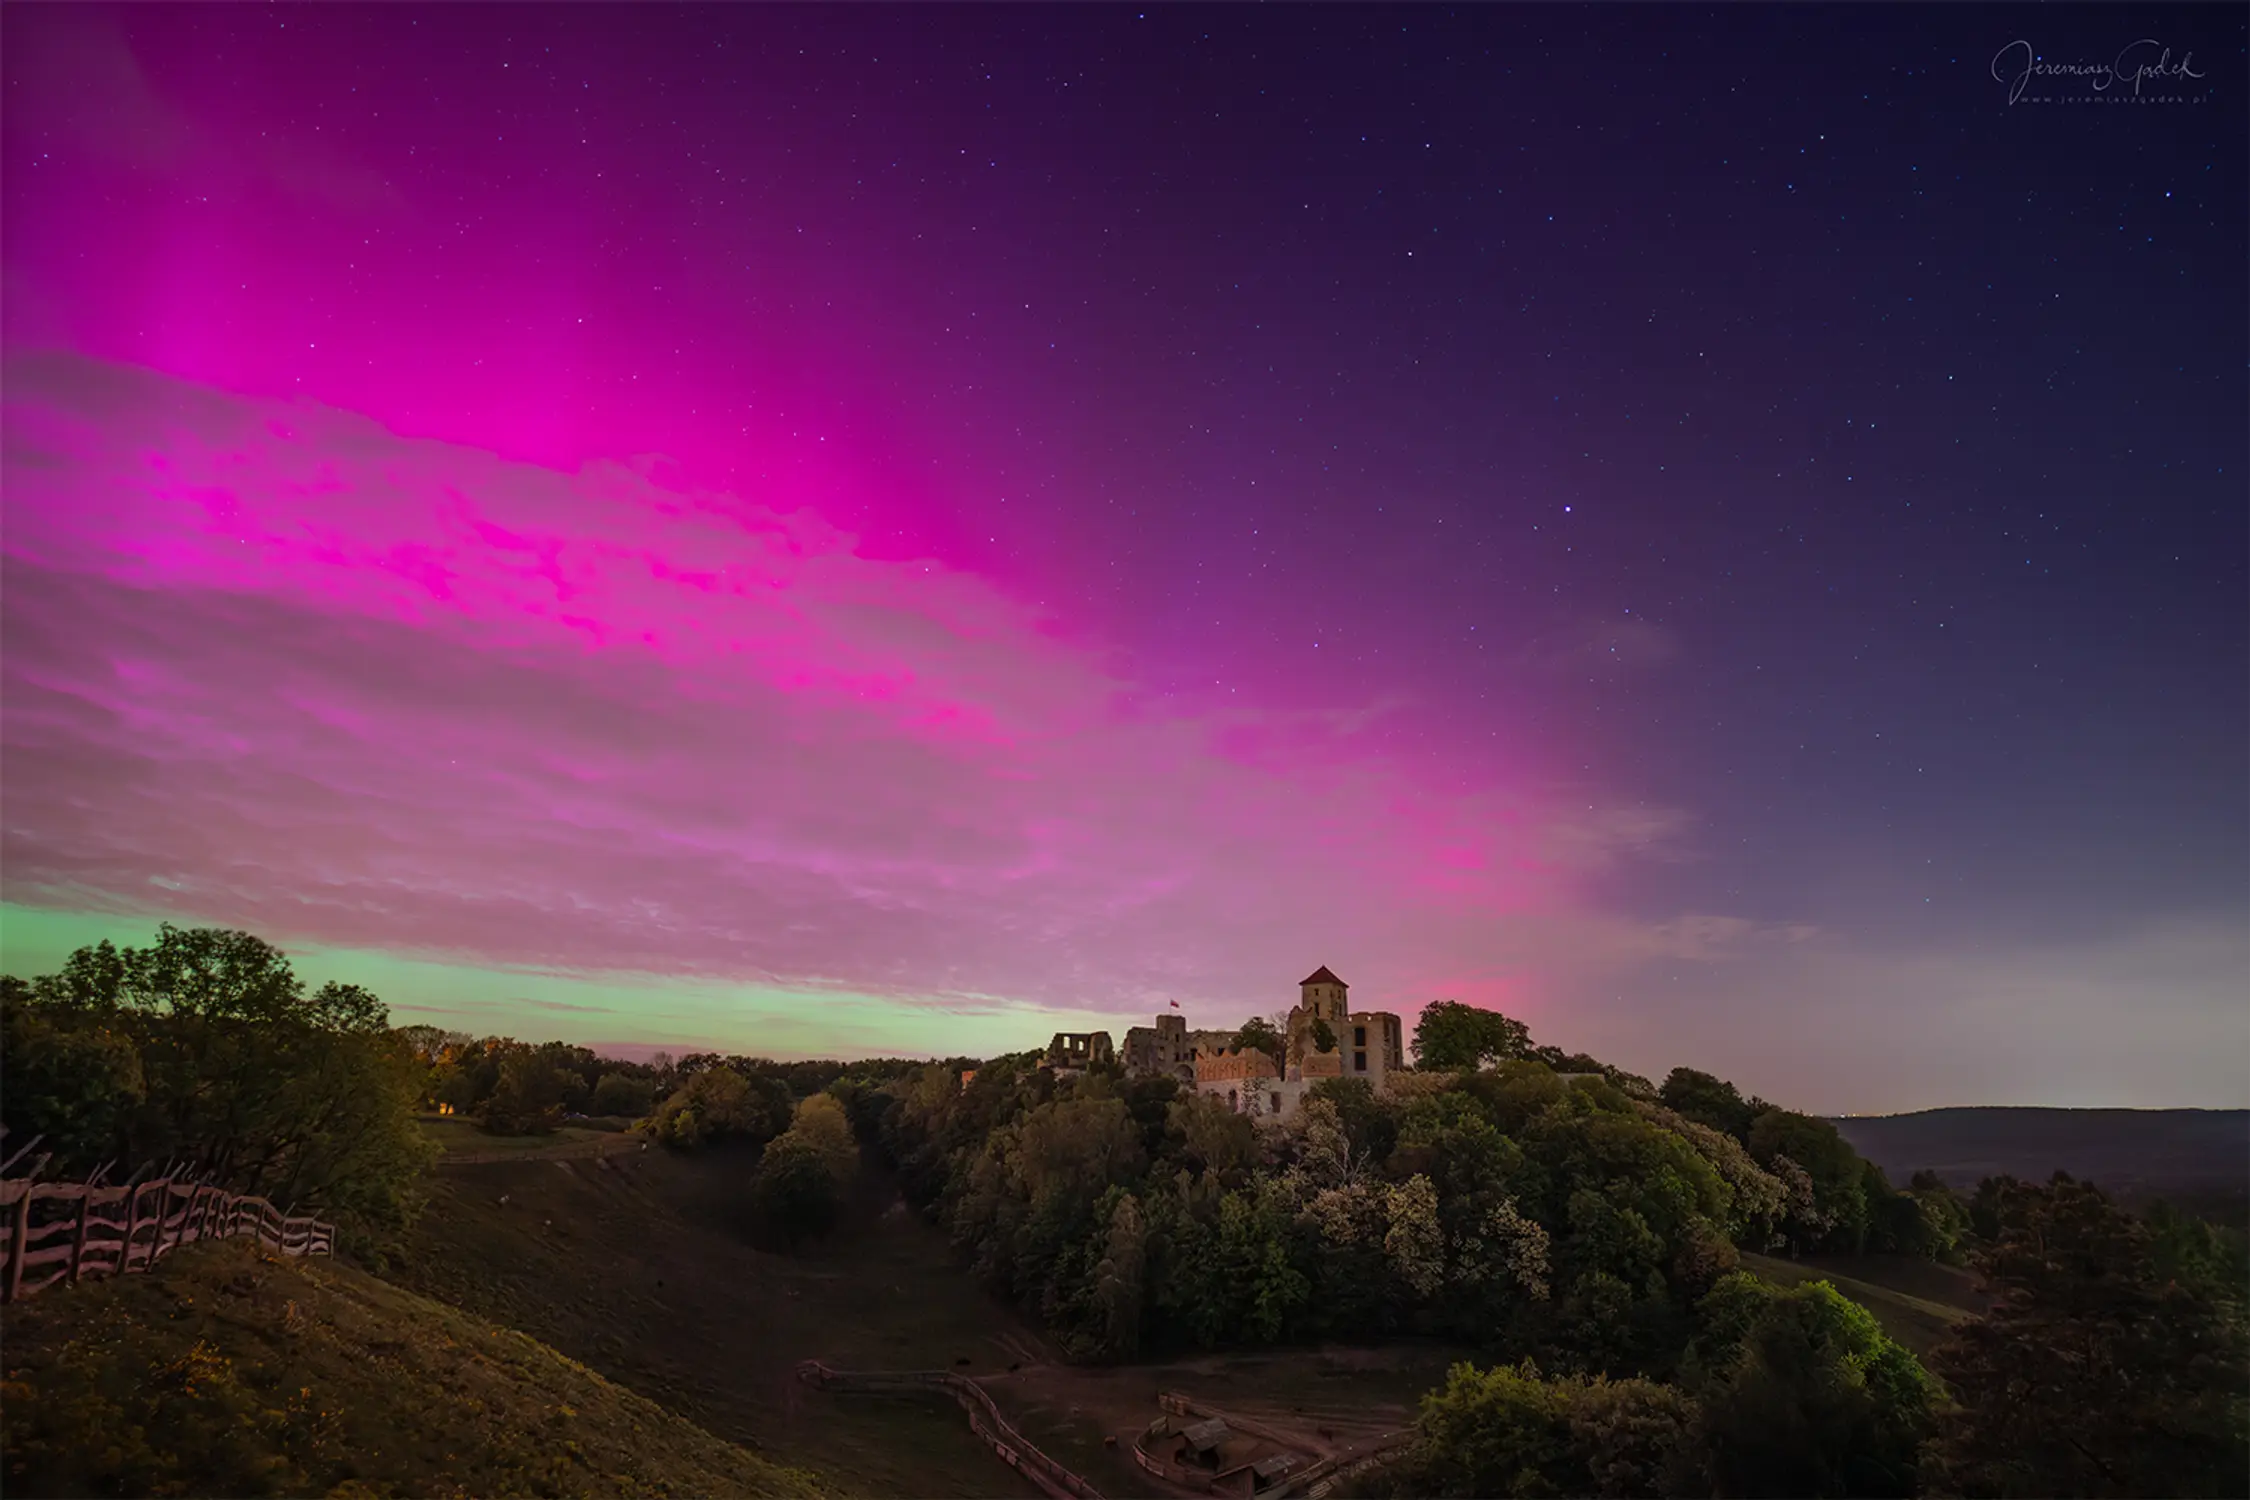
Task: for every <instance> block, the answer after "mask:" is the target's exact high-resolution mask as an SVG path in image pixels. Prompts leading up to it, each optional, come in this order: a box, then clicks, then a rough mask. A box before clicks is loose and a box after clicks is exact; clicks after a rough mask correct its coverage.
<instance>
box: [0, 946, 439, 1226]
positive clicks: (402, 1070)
mask: <svg viewBox="0 0 2250 1500" xmlns="http://www.w3.org/2000/svg"><path fill="white" fill-rule="evenodd" d="M0 1010H5V1012H6V1013H7V1022H6V1030H7V1035H6V1039H5V1040H6V1044H7V1045H6V1055H5V1059H4V1063H0V1066H4V1067H5V1069H6V1075H5V1083H4V1090H5V1100H4V1103H0V1108H4V1110H5V1117H6V1120H7V1123H8V1125H9V1127H10V1129H11V1130H16V1129H22V1130H25V1131H27V1132H28V1133H30V1134H40V1133H46V1134H48V1135H49V1137H50V1140H51V1141H59V1142H63V1143H65V1144H64V1149H62V1150H60V1151H58V1152H57V1156H56V1161H55V1168H56V1170H58V1171H73V1172H84V1171H87V1170H90V1169H91V1168H93V1167H94V1166H96V1165H98V1164H100V1163H101V1162H102V1161H105V1160H111V1161H117V1162H120V1163H125V1162H130V1163H140V1162H146V1161H152V1160H155V1161H162V1160H168V1159H169V1160H180V1161H184V1162H187V1163H190V1164H192V1165H193V1167H194V1168H196V1169H198V1170H201V1171H204V1172H207V1173H209V1174H210V1175H211V1177H212V1178H213V1180H215V1181H217V1182H219V1183H222V1184H224V1185H225V1186H227V1187H229V1188H232V1189H234V1190H235V1191H238V1192H245V1193H258V1194H263V1195H267V1196H271V1197H275V1198H278V1199H283V1200H287V1201H294V1202H297V1203H300V1204H301V1205H303V1206H304V1207H307V1208H311V1209H316V1210H318V1211H320V1212H323V1213H326V1214H329V1215H330V1216H332V1217H334V1218H336V1219H338V1221H339V1222H340V1223H341V1224H342V1225H343V1227H344V1228H345V1229H346V1230H347V1232H348V1233H349V1234H351V1235H353V1236H355V1237H358V1236H361V1235H363V1234H365V1233H368V1232H371V1231H374V1230H387V1229H390V1228H395V1227H397V1226H399V1225H402V1224H403V1223H404V1222H405V1221H406V1220H407V1219H408V1218H409V1217H410V1216H411V1214H412V1212H413V1210H414V1207H415V1204H416V1202H417V1201H418V1197H417V1194H418V1182H419V1178H420V1176H421V1173H422V1169H423V1167H424V1166H425V1165H426V1164H427V1161H428V1159H429V1156H430V1154H431V1148H430V1147H429V1146H428V1145H427V1143H426V1142H424V1141H423V1140H422V1138H421V1135H420V1132H419V1131H418V1129H417V1128H416V1126H415V1123H414V1114H413V1111H414V1105H415V1102H416V1100H417V1098H418V1097H419V1096H420V1094H421V1092H422V1089H423V1087H424V1084H425V1080H426V1077H427V1074H426V1071H425V1070H424V1069H423V1067H422V1066H421V1064H420V1063H419V1062H418V1061H417V1059H416V1056H415V1053H414V1051H413V1049H412V1047H411V1045H410V1044H409V1043H408V1042H407V1041H406V1040H404V1039H402V1038H400V1037H399V1036H398V1035H397V1034H395V1033H393V1032H392V1031H391V1030H390V1029H389V1027H388V1025H387V1022H388V1019H389V1017H388V1014H387V1012H386V1011H385V1008H384V1006H383V1003H382V1001H381V1000H380V999H378V998H377V997H376V996H375V995H374V994H373V993H372V992H370V991H368V990H366V989H363V988H362V987H360V986H358V985H354V984H342V983H333V982H332V983H328V984H324V985H322V986H321V987H320V988H319V989H317V990H314V991H312V992H310V993H307V991H306V987H305V984H304V981H302V980H301V979H299V978H298V977H297V975H296V974H295V972H294V971H293V970H292V969H291V967H290V964H289V961H288V959H287V958H286V957H285V956H284V955H283V954H282V952H281V951H280V950H279V949H278V948H275V947H274V946H272V945H271V944H269V943H266V942H264V941H262V940H260V939H259V938H256V937H253V936H252V935H250V934H249V933H246V932H235V931H230V930H226V929H220V928H193V929H185V928H179V927H175V926H173V925H171V924H170V923H166V924H164V925H163V926H161V927H160V928H159V929H158V931H157V939H156V942H155V943H154V944H153V945H152V946H150V947H147V948H124V949H119V948H117V947H115V946H114V945H112V944H110V943H107V942H104V943H99V944H96V945H94V946H92V947H88V948H81V949H79V950H78V951H77V952H75V953H73V954H71V956H70V957H69V958H68V959H67V960H65V961H64V964H63V966H62V968H61V969H60V970H59V971H58V972H56V973H54V974H50V975H45V976H42V977H41V978H39V979H37V980H35V981H33V982H32V983H30V984H28V985H26V984H24V983H23V982H22V981H20V980H9V981H6V982H5V983H4V984H0ZM128 1054H130V1061H128ZM136 1075H137V1082H136ZM95 1091H101V1092H105V1093H106V1094H107V1095H108V1097H107V1098H106V1099H96V1098H95V1097H93V1094H94V1092H95Z"/></svg>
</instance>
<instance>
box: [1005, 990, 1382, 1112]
mask: <svg viewBox="0 0 2250 1500" xmlns="http://www.w3.org/2000/svg"><path fill="white" fill-rule="evenodd" d="M1297 988H1298V1000H1297V1004H1296V1005H1295V1006H1294V1007H1293V1008H1291V1010H1290V1012H1289V1016H1288V1022H1287V1026H1286V1028H1285V1029H1284V1031H1283V1034H1282V1048H1281V1052H1282V1055H1281V1056H1279V1057H1275V1056H1273V1055H1272V1054H1271V1053H1270V1052H1268V1051H1266V1050H1265V1049H1263V1048H1259V1047H1246V1046H1237V1045H1236V1039H1237V1037H1238V1036H1239V1034H1240V1033H1239V1032H1236V1031H1191V1030H1189V1029H1188V1024H1187V1017H1186V1016H1184V1015H1178V1014H1159V1015H1158V1016H1157V1017H1156V1024H1155V1025H1154V1026H1135V1027H1133V1028H1132V1029H1131V1030H1129V1031H1127V1032H1126V1033H1125V1055H1124V1057H1123V1059H1122V1061H1123V1063H1124V1066H1125V1073H1126V1076H1127V1077H1129V1078H1176V1079H1178V1080H1179V1081H1180V1082H1181V1083H1183V1084H1186V1085H1188V1086H1189V1087H1192V1088H1193V1089H1194V1090H1195V1091H1196V1092H1197V1093H1200V1094H1208V1095H1210V1096H1211V1097H1212V1098H1214V1099H1217V1100H1218V1101H1220V1102H1221V1103H1223V1104H1225V1105H1226V1106H1227V1108H1229V1109H1231V1110H1233V1111H1235V1112H1236V1113H1237V1114H1246V1115H1255V1116H1258V1117H1260V1118H1271V1119H1281V1118H1285V1117H1287V1116H1289V1115H1291V1114H1294V1113H1295V1112H1296V1111H1297V1109H1298V1108H1299V1107H1300V1106H1301V1105H1302V1104H1303V1102H1304V1098H1305V1091H1306V1090H1308V1089H1310V1088H1312V1087H1313V1086H1314V1085H1315V1084H1317V1083H1319V1082H1320V1081H1321V1080H1323V1079H1327V1078H1358V1079H1363V1080H1364V1081H1366V1083H1367V1084H1368V1085H1369V1086H1371V1087H1372V1088H1374V1089H1375V1090H1376V1091H1378V1092H1381V1091H1382V1090H1383V1089H1384V1088H1386V1087H1387V1086H1388V1080H1389V1077H1390V1075H1391V1073H1393V1072H1394V1071H1396V1070H1398V1069H1401V1068H1403V1067H1405V1066H1406V1053H1405V1049H1404V1047H1403V1046H1402V1045H1401V1040H1400V1038H1401V1032H1400V1029H1399V1021H1398V1017H1397V1016H1395V1015H1393V1014H1392V1013H1391V1012H1389V1011H1387V1010H1363V1011H1354V1010H1353V1009H1352V1008H1351V999H1350V991H1351V986H1350V985H1348V984H1346V983H1344V981H1343V980H1341V979H1339V978H1337V977H1336V975H1335V974H1334V973H1332V972H1331V971H1330V970H1329V968H1328V966H1327V965H1326V964H1323V965H1321V967H1319V968H1317V969H1315V970H1313V971H1312V973H1311V974H1309V975H1307V976H1306V977H1305V978H1304V979H1303V980H1301V981H1299V983H1298V986H1297ZM1119 1060H1120V1059H1119V1058H1118V1055H1117V1048H1116V1045H1115V1044H1114V1043H1113V1042H1112V1041H1111V1040H1110V1035H1109V1033H1108V1032H1106V1031H1058V1032H1056V1033H1055V1039H1054V1040H1053V1041H1052V1042H1050V1043H1048V1045H1047V1055H1046V1056H1045V1057H1044V1058H1043V1059H1042V1060H1041V1063H1040V1065H1041V1066H1042V1067H1047V1068H1053V1069H1056V1070H1058V1071H1062V1072H1076V1071H1078V1070H1081V1069H1084V1068H1087V1067H1092V1066H1096V1065H1106V1064H1114V1063H1116V1062H1118V1061H1119Z"/></svg>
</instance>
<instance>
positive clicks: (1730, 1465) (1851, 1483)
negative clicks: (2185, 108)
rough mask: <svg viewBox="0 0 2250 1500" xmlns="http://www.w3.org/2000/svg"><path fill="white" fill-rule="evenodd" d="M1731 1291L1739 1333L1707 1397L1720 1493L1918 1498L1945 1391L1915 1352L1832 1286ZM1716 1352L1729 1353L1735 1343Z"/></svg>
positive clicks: (1739, 1285) (1737, 1283)
mask: <svg viewBox="0 0 2250 1500" xmlns="http://www.w3.org/2000/svg"><path fill="white" fill-rule="evenodd" d="M1746 1282H1748V1285H1745V1283H1746ZM1721 1293H1724V1295H1725V1297H1726V1299H1727V1304H1728V1306H1727V1312H1728V1313H1729V1314H1731V1315H1732V1317H1733V1318H1734V1319H1735V1320H1738V1327H1739V1332H1738V1333H1736V1332H1734V1331H1733V1330H1731V1329H1730V1330H1727V1331H1726V1333H1727V1337H1728V1338H1729V1339H1731V1341H1732V1355H1731V1358H1728V1359H1727V1360H1726V1364H1725V1367H1724V1368H1721V1369H1719V1370H1717V1371H1715V1372H1714V1374H1715V1378H1713V1379H1712V1380H1711V1381H1710V1383H1709V1385H1708V1387H1707V1394H1706V1395H1705V1397H1704V1402H1703V1408H1704V1428H1705V1433H1706V1436H1707V1438H1708V1440H1709V1444H1710V1453H1711V1463H1712V1471H1713V1476H1714V1477H1715V1478H1716V1479H1717V1481H1718V1484H1719V1487H1720V1492H1721V1493H1722V1494H1728V1495H1742V1496H1889V1495H1904V1494H1910V1493H1912V1492H1913V1489H1914V1484H1915V1472H1916V1467H1915V1466H1916V1453H1917V1450H1918V1448H1919V1447H1920V1444H1921V1442H1922V1439H1923V1438H1924V1436H1925V1435H1926V1434H1927V1432H1928V1428H1929V1422H1930V1410H1931V1404H1932V1401H1933V1400H1934V1398H1935V1395H1936V1391H1935V1388H1934V1386H1933V1385H1932V1384H1931V1381H1930V1379H1929V1376H1928V1375H1927V1374H1926V1373H1925V1372H1924V1371H1923V1369H1922V1367H1921V1365H1920V1364H1919V1363H1917V1362H1916V1360H1915V1358H1914V1356H1913V1355H1911V1354H1909V1353H1907V1352H1906V1350H1904V1349H1902V1348H1900V1347H1899V1346H1898V1345H1897V1344H1895V1343H1893V1342H1892V1341H1891V1340H1890V1339H1889V1338H1888V1337H1887V1336H1886V1335H1885V1334H1884V1333H1883V1331H1882V1329H1881V1328H1880V1327H1879V1326H1878V1325H1877V1324H1876V1322H1875V1319H1874V1317H1873V1316H1872V1315H1871V1314H1870V1313H1868V1311H1867V1310H1866V1309H1865V1308H1863V1307H1861V1306H1859V1304H1857V1303H1855V1302H1853V1301H1851V1300H1850V1299H1849V1298H1847V1297H1845V1296H1843V1295H1842V1294H1841V1293H1839V1292H1838V1291H1837V1290H1836V1289H1835V1288H1834V1287H1832V1286H1830V1285H1829V1284H1828V1283H1827V1282H1825V1281H1815V1282H1809V1283H1807V1284H1806V1285H1804V1286H1800V1287H1794V1288H1791V1289H1790V1290H1788V1291H1772V1290H1768V1289H1766V1288H1763V1287H1760V1286H1759V1285H1758V1284H1757V1283H1756V1282H1754V1281H1751V1280H1750V1279H1749V1278H1747V1277H1740V1276H1736V1277H1729V1278H1727V1279H1726V1280H1725V1281H1722V1282H1721V1283H1720V1287H1719V1288H1717V1289H1714V1293H1713V1295H1714V1296H1718V1295H1720V1294H1721ZM1710 1352H1711V1354H1712V1356H1713V1358H1714V1359H1717V1358H1725V1349H1724V1344H1723V1342H1717V1341H1715V1344H1714V1347H1712V1349H1711V1351H1710Z"/></svg>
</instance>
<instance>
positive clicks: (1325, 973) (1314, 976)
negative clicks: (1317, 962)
mask: <svg viewBox="0 0 2250 1500" xmlns="http://www.w3.org/2000/svg"><path fill="white" fill-rule="evenodd" d="M1297 983H1299V984H1300V985H1305V984H1333V985H1340V986H1342V987H1343V988H1344V989H1347V990H1348V989H1350V988H1351V986H1350V985H1348V984H1345V983H1344V981H1342V980H1341V979H1338V978H1337V977H1336V976H1335V975H1334V974H1333V973H1331V972H1330V971H1329V968H1328V965H1326V964H1322V965H1321V966H1320V967H1319V968H1317V969H1315V970H1313V971H1312V972H1311V973H1310V974H1307V975H1306V976H1305V977H1304V978H1302V979H1300V980H1298V981H1297Z"/></svg>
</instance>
